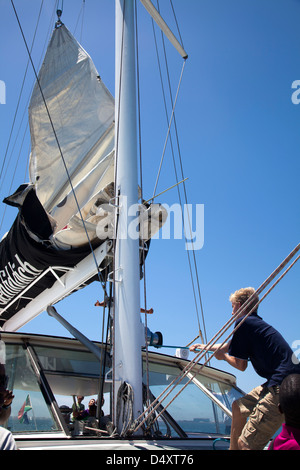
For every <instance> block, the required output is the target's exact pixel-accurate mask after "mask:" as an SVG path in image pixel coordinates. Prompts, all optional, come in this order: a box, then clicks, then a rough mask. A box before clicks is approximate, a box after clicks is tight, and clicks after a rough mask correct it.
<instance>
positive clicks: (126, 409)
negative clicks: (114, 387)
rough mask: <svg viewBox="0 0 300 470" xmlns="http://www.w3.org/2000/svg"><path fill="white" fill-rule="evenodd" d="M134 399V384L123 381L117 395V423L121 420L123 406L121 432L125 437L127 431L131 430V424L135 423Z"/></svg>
mask: <svg viewBox="0 0 300 470" xmlns="http://www.w3.org/2000/svg"><path fill="white" fill-rule="evenodd" d="M133 400H134V393H133V388H132V386H131V385H130V384H128V383H126V382H123V384H122V385H120V387H119V390H118V395H117V423H119V421H120V417H121V411H122V408H123V413H122V423H123V428H122V430H121V432H120V436H121V437H125V436H126V435H127V433H128V432H130V430H131V426H132V424H133ZM122 404H123V407H122ZM131 432H132V431H131Z"/></svg>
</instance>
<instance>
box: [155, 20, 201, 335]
mask: <svg viewBox="0 0 300 470" xmlns="http://www.w3.org/2000/svg"><path fill="white" fill-rule="evenodd" d="M152 30H153V36H154V43H155V49H156V56H157V62H158V69H159V75H160V81H161V88H162V95H163V101H164V107H165V114H166V119H167V123H168V121H169V117H168V110H167V103H166V95H165V89H164V83H163V77H162V70H161V64H160V59H159V53H158V45H157V40H156V34H155V28H154V21H153V20H152ZM162 38H163V36H162ZM170 145H171V153H172V158H173V165H174V171H175V178H176V181H177V184H179V183H178V176H177V169H176V163H175V158H174V149H173V142H172V136H171V135H170ZM177 192H178V198H179V203H180V207H182V201H181V194H180V191H179V189H178V188H177ZM155 197H157V195H156V196H155ZM155 197H152V200H153V199H154V198H155ZM187 257H188V265H189V270H190V276H191V283H192V292H193V297H194V303H195V309H196V314H197V320H198V328H199V333H200V335H201V336H202V333H201V327H200V322H199V312H198V305H197V299H196V292H195V286H194V279H193V274H192V267H191V261H190V255H189V252H188V251H187Z"/></svg>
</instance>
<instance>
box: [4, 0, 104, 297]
mask: <svg viewBox="0 0 300 470" xmlns="http://www.w3.org/2000/svg"><path fill="white" fill-rule="evenodd" d="M11 4H12V7H13V10H14V13H15V16H16V19H17V22H18V25H19V28H20V32H21V35H22V38H23V41H24V44H25V47H26V50H27V53H28V57H29V60H30V63H31V66H32V69H33V72H34V75H35V78H36V81H37V84H38V87H39V90H40V93H41V96H42V99H43V102H44V106H45V109H46V112H47V115H48V118H49V121H50V125H51V128H52V131H53V134H54V137H55V141H56V144H57V147H58V150H59V153H60V156H61V159H62V162H63V165H64V168H65V171H66V174H67V177H68V180H69V184H70V187H71V190H72V193H73V195H74V200H75V203H76V206H77V209H78V212H79V214H80V218H81V221H82V224H83V227H84V230H85V234H86V237H87V241H88V244H89V247H90V250H91V253H92V256H93V259H94V262H95V266H96V269H97V274H98V278H99V281H100V282H101V285H102V287H103V290H104V292H105V286H104V283H103V279H102V274H101V271H100V269H99V266H98V263H97V259H96V256H95V252H94V250H93V247H92V243H91V240H90V237H89V235H88V231H87V228H86V224H85V221H84V219H83V216H82V212H81V209H80V206H79V203H78V199H77V196H76V193H75V190H74V187H73V184H72V180H71V177H70V174H69V171H68V168H67V165H66V161H65V159H64V155H63V152H62V149H61V146H60V143H59V140H58V136H57V133H56V130H55V127H54V124H53V121H52V118H51V114H50V111H49V108H48V105H47V102H46V99H45V96H44V93H43V90H42V87H41V84H40V81H39V78H38V74H37V71H36V68H35V66H34V63H33V60H32V57H31V53H30V50H29V48H28V44H27V41H26V38H25V35H24V32H23V28H22V26H21V23H20V20H19V17H18V13H17V11H16V8H15V5H14V2H13V0H11ZM105 293H106V292H105Z"/></svg>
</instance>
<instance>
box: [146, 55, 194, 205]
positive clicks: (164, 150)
mask: <svg viewBox="0 0 300 470" xmlns="http://www.w3.org/2000/svg"><path fill="white" fill-rule="evenodd" d="M185 64H186V61H184V62H183V65H182V69H181V74H180V78H179V83H178V87H177V92H176V96H175V101H174V106H173V109H172V113H171V117H170V122H169V126H168V131H167V135H166V140H165V144H164V148H163V153H162V157H161V161H160V166H159V170H158V175H157V178H156V183H155V186H154V191H153V198H154V197H155V193H156V189H157V185H158V180H159V177H160V173H161V168H162V164H163V160H164V156H165V152H166V147H167V143H168V139H169V135H170V130H171V125H172V122H173V118H174V113H175V107H176V104H177V99H178V94H179V89H180V85H181V81H182V76H183V72H184V67H185Z"/></svg>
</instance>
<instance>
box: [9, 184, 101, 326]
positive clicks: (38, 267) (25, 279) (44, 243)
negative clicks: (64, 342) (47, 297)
mask: <svg viewBox="0 0 300 470" xmlns="http://www.w3.org/2000/svg"><path fill="white" fill-rule="evenodd" d="M4 202H5V203H6V204H9V205H12V206H16V207H18V209H19V213H18V216H17V217H16V219H15V221H14V223H13V225H12V227H11V229H10V231H9V232H8V233H7V235H6V236H5V237H4V238H3V240H2V241H1V243H0V326H2V325H3V323H4V322H5V321H6V320H8V319H9V318H11V317H12V316H13V315H14V314H16V313H17V312H18V311H19V310H21V309H22V308H23V307H25V306H26V305H27V304H28V302H30V299H31V298H35V297H36V296H38V295H39V294H40V293H41V292H42V291H44V290H45V289H47V288H50V287H51V286H52V285H53V284H54V282H55V281H56V280H57V279H56V278H55V277H54V276H53V274H52V273H51V272H50V273H47V274H45V276H42V277H41V279H40V280H39V281H37V282H36V283H35V284H34V285H33V286H32V287H30V288H29V289H28V290H27V291H26V293H25V294H24V298H23V297H22V296H21V297H19V298H17V297H18V296H19V295H20V294H21V293H22V292H23V291H24V289H26V288H28V286H29V285H30V284H31V283H32V282H33V281H35V280H36V279H37V278H38V277H39V276H41V274H42V273H43V272H44V271H45V270H46V269H48V268H49V267H53V266H62V267H74V266H75V265H76V264H77V263H78V262H79V261H81V260H82V259H83V258H85V257H86V256H87V255H88V254H89V253H90V247H89V245H85V246H84V247H80V248H74V249H72V248H71V249H69V250H57V249H56V248H55V247H54V246H53V245H52V243H51V236H52V233H53V229H52V225H51V221H50V219H49V217H48V215H47V213H46V212H45V210H44V208H43V206H42V205H41V203H40V201H39V199H38V198H37V196H36V193H35V190H34V187H33V186H32V185H29V186H27V185H22V186H20V188H19V189H18V190H17V191H16V192H15V193H14V194H13V195H12V196H10V197H8V198H6V199H5V200H4ZM99 243H100V240H99ZM57 274H58V275H59V273H57ZM63 274H64V273H63V272H61V274H60V275H63ZM25 297H26V298H25Z"/></svg>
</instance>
